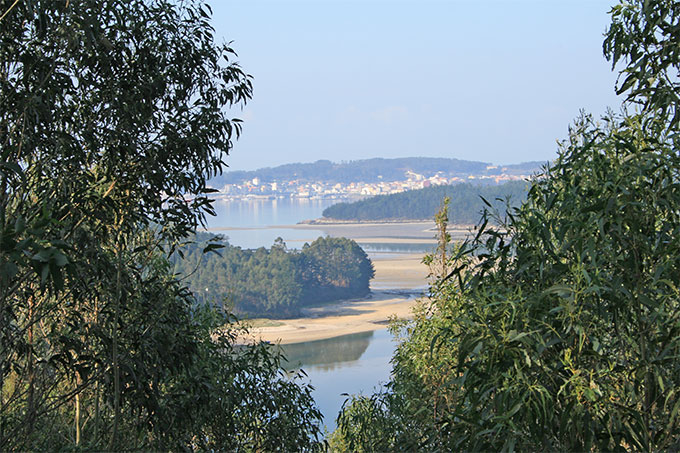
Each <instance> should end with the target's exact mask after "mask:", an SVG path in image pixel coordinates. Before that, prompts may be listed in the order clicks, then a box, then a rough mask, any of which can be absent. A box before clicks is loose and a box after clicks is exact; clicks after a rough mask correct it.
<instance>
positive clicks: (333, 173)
mask: <svg viewBox="0 0 680 453" xmlns="http://www.w3.org/2000/svg"><path fill="white" fill-rule="evenodd" d="M543 164H544V162H525V163H521V164H516V165H506V166H503V167H493V168H487V167H492V166H491V165H490V164H489V163H486V162H475V161H468V160H459V159H447V158H434V157H405V158H398V159H381V158H374V159H365V160H355V161H351V162H342V163H335V162H331V161H329V160H319V161H316V162H314V163H304V164H303V163H294V164H286V165H281V166H278V167H268V168H261V169H259V170H254V171H231V172H227V173H224V174H223V175H221V176H218V177H216V178H214V179H212V180H211V184H212V185H213V186H215V187H219V186H221V185H224V184H234V183H239V182H241V181H245V180H249V179H253V178H259V179H261V180H262V181H265V182H267V181H268V182H273V181H292V180H306V181H325V182H333V183H351V182H378V181H400V180H402V179H404V174H405V172H407V171H412V172H414V173H420V174H426V175H434V174H436V173H438V172H440V173H442V174H445V175H448V176H450V177H451V176H466V175H470V174H478V175H479V174H490V175H493V174H500V173H501V172H502V173H505V174H531V173H533V172H534V171H536V170H538V169H539V168H540V167H541V165H543Z"/></svg>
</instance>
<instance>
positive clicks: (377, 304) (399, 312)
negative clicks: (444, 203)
mask: <svg viewBox="0 0 680 453" xmlns="http://www.w3.org/2000/svg"><path fill="white" fill-rule="evenodd" d="M373 265H374V267H375V271H376V276H375V279H374V280H373V281H372V282H371V287H372V288H373V290H372V293H371V295H370V296H369V297H367V298H364V299H355V300H347V301H339V302H336V303H332V304H328V305H323V306H321V307H314V308H309V309H306V312H305V315H306V317H304V318H296V319H283V320H277V321H279V322H280V323H281V324H280V325H277V326H276V327H259V328H253V329H251V338H252V339H254V340H257V339H260V340H264V341H270V342H272V343H275V342H280V343H281V344H290V343H300V342H304V341H313V340H321V339H326V338H333V337H339V336H341V335H347V334H351V333H360V332H367V331H372V330H378V329H383V328H385V326H386V323H387V321H388V320H389V318H390V317H392V316H397V317H400V318H409V317H410V316H411V308H412V307H413V305H414V304H415V300H416V297H415V296H416V294H419V293H421V292H422V291H423V290H424V289H425V288H426V285H427V274H428V269H427V267H426V266H425V265H424V264H422V256H421V255H419V254H403V255H402V254H400V255H396V256H394V257H390V258H381V259H375V260H374V261H373Z"/></svg>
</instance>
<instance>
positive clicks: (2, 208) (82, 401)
mask: <svg viewBox="0 0 680 453" xmlns="http://www.w3.org/2000/svg"><path fill="white" fill-rule="evenodd" d="M235 58H236V54H235V53H234V51H233V49H232V48H231V47H229V45H226V44H217V43H215V40H214V30H213V28H212V26H211V24H210V9H209V7H208V6H207V5H205V4H203V3H201V2H198V1H186V2H172V1H169V0H167V1H166V0H84V1H77V2H74V1H69V0H61V1H45V0H25V1H19V2H17V1H11V0H2V1H0V106H2V107H1V108H0V143H1V145H0V146H1V147H0V382H1V387H0V449H3V450H6V449H29V448H37V449H46V448H50V449H52V448H58V446H64V447H68V446H71V447H72V446H78V447H83V448H95V449H103V448H108V449H122V448H140V447H146V448H150V447H156V448H158V447H162V448H171V447H176V448H180V446H181V448H190V447H191V446H192V445H194V444H195V442H198V441H195V440H192V439H194V437H195V436H196V435H197V433H199V432H201V430H203V429H204V427H203V425H201V423H208V420H209V419H208V418H207V417H206V416H205V415H204V416H202V417H199V416H198V412H197V411H199V408H197V407H196V406H185V407H183V410H182V411H179V412H173V410H174V409H177V407H174V406H173V405H176V404H178V403H177V401H178V398H179V399H180V400H181V397H182V395H186V394H189V395H199V394H200V389H201V388H209V387H210V388H212V387H211V386H214V385H217V383H220V385H221V386H222V387H223V388H226V387H225V386H227V387H228V385H231V384H234V383H236V382H238V380H237V379H236V378H235V377H234V376H235V375H238V374H239V373H241V372H243V370H238V369H237V368H238V366H245V365H246V363H245V362H244V361H241V362H238V361H234V360H233V357H232V356H229V355H226V356H224V355H223V356H220V358H219V360H224V361H226V363H229V364H231V365H233V366H234V367H235V368H234V369H233V370H232V371H231V376H230V375H229V374H225V375H224V376H214V375H213V374H210V373H217V372H225V373H226V370H225V369H224V368H221V369H220V368H214V366H213V364H212V363H213V362H214V361H215V360H218V359H217V358H216V357H217V355H219V354H222V353H223V352H225V351H226V349H225V348H223V347H220V348H219V349H210V348H213V346H211V344H212V343H213V341H212V339H211V337H212V338H217V337H219V335H218V336H217V337H215V334H214V332H211V333H206V332H205V329H204V328H202V327H201V326H202V325H203V324H201V322H199V320H198V319H194V318H195V317H194V315H192V304H193V297H192V296H191V294H190V293H188V292H187V290H186V289H185V288H182V287H181V285H177V284H176V282H174V280H173V279H172V278H168V276H167V273H168V272H169V270H168V268H167V266H166V265H165V264H163V262H164V259H163V255H164V253H165V250H167V247H169V248H170V249H172V248H173V247H174V246H175V245H176V244H177V243H178V242H180V241H182V240H183V238H185V237H186V236H187V235H188V234H189V233H191V232H193V231H194V230H195V229H196V227H197V226H199V225H202V224H204V221H205V216H206V215H207V214H211V213H213V209H212V206H211V202H210V200H209V198H208V194H209V193H210V189H209V188H208V186H207V181H208V179H209V178H210V177H212V176H215V175H217V174H219V173H221V172H222V170H223V169H224V167H225V162H224V157H225V155H226V154H227V153H228V152H229V151H230V150H231V148H232V145H233V140H234V139H235V138H237V137H238V136H239V134H240V131H241V128H240V121H239V120H238V119H236V118H231V116H230V113H229V110H230V107H239V106H241V107H242V106H243V105H244V104H245V103H246V101H247V100H248V99H250V97H251V95H252V84H251V77H250V76H249V75H247V74H246V73H245V72H244V71H243V70H242V69H241V68H240V67H239V65H238V63H237V62H236V61H235ZM213 327H214V326H213ZM226 338H227V339H231V340H233V337H229V336H227V337H226ZM205 348H209V350H210V351H213V352H211V353H210V354H208V353H207V352H205V351H204V349H205ZM264 350H267V349H266V348H265V349H264ZM220 351H221V352H220ZM267 351H268V350H267ZM267 354H271V353H270V352H261V354H260V355H259V356H256V357H254V358H253V360H255V362H253V363H251V365H252V366H253V370H252V374H250V375H249V376H251V377H253V378H256V377H258V376H260V377H263V376H265V375H270V374H271V372H272V370H271V369H270V368H269V366H270V365H271V366H274V370H276V366H275V365H276V363H275V361H274V362H272V360H274V359H272V358H271V357H270V356H269V355H267ZM230 357H232V358H230ZM238 364H240V365H238ZM225 366H226V365H225ZM186 373H189V374H190V375H191V376H192V377H193V378H194V379H197V376H196V375H197V374H198V375H199V376H204V379H203V380H199V381H198V382H197V383H198V384H200V385H199V388H177V387H176V386H177V385H179V384H178V383H181V382H182V379H185V377H184V378H183V377H182V376H184V375H185V374H186ZM274 374H276V373H274ZM277 376H278V375H277ZM278 377H279V378H282V376H278ZM263 379H264V377H263ZM267 379H269V380H270V381H272V382H273V381H276V379H274V377H272V376H270V377H269V378H267ZM265 382H266V380H265ZM281 385H284V384H283V383H281ZM201 386H202V387H201ZM172 388H175V393H172V392H170V393H168V392H169V389H172ZM287 391H288V392H289V393H288V394H287V396H286V398H288V399H289V400H290V401H300V402H301V403H300V404H301V405H302V408H303V409H304V408H309V407H310V404H311V400H310V399H309V398H307V399H305V398H306V397H305V396H304V395H305V392H306V391H307V390H305V388H302V387H297V386H295V385H293V386H292V388H290V389H288V390H287ZM240 395H241V396H243V397H244V398H246V400H245V401H244V402H241V403H242V404H245V402H247V401H250V403H249V404H256V402H255V400H253V399H250V400H248V399H247V398H249V396H248V395H243V394H240ZM270 396H271V395H270ZM298 396H299V397H300V398H301V399H299V400H298V399H297V397H298ZM237 397H238V395H237V393H235V394H234V398H237ZM173 401H174V402H173ZM187 401H193V402H194V403H196V402H197V401H202V402H204V403H205V402H207V401H209V399H208V398H207V397H205V395H204V396H203V397H201V398H199V397H198V396H196V397H195V398H193V399H192V397H188V398H187ZM235 401H236V403H235V404H236V406H235V407H238V404H241V403H239V402H238V401H237V400H235ZM205 407H212V408H215V406H207V405H206V406H205ZM164 408H165V412H164ZM272 410H273V409H272ZM239 411H240V412H238V411H237V413H242V412H243V411H244V409H243V408H241V409H239ZM300 413H301V412H300ZM163 414H166V415H167V414H174V419H173V420H172V421H169V420H168V419H166V418H163ZM310 414H311V415H310ZM269 415H270V416H271V415H272V414H271V413H270V414H269ZM308 415H309V417H310V418H308V419H307V418H305V420H308V421H309V426H308V429H307V430H305V429H302V428H299V429H297V428H296V429H297V431H296V433H297V434H300V435H299V436H296V435H294V433H292V432H290V431H289V432H288V433H287V436H288V438H289V439H291V441H298V440H300V439H306V438H307V435H308V434H312V435H313V434H314V433H315V429H316V430H317V431H316V432H318V428H314V426H315V425H314V420H315V418H314V416H315V413H314V411H313V410H312V412H309V413H307V415H305V416H304V417H307V416H308ZM178 417H179V418H178ZM317 418H318V417H317ZM290 420H291V423H292V422H293V421H294V422H295V423H297V422H298V421H299V419H298V418H296V416H294V415H291V417H290ZM260 423H262V420H260ZM123 432H125V436H122V435H121V434H122V433H123ZM180 434H185V435H184V437H183V436H182V435H180ZM234 434H235V433H234ZM270 434H271V433H270ZM242 435H243V436H246V437H247V436H248V435H251V436H252V435H255V440H252V448H261V446H260V447H258V445H261V442H260V441H258V440H257V439H263V438H266V436H265V435H264V434H263V433H262V432H255V434H253V433H252V432H250V433H242ZM202 439H207V438H206V437H205V436H204V437H203V438H202ZM168 442H170V443H168ZM192 442H193V443H194V444H192ZM300 442H302V444H301V445H303V444H304V442H305V441H301V440H300ZM310 442H311V441H310ZM310 445H311V444H310ZM194 446H195V445H194ZM213 448H219V446H213ZM224 448H227V447H224Z"/></svg>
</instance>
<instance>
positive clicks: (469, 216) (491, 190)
mask: <svg viewBox="0 0 680 453" xmlns="http://www.w3.org/2000/svg"><path fill="white" fill-rule="evenodd" d="M527 187H528V183H527V182H525V181H512V182H507V183H505V184H501V185H493V186H479V185H472V184H467V183H466V184H456V185H453V186H433V187H427V188H424V189H419V190H409V191H406V192H401V193H396V194H391V195H377V196H375V197H371V198H367V199H365V200H361V201H356V202H354V203H338V204H334V205H332V206H329V207H328V208H326V209H325V210H324V211H323V217H324V218H327V219H336V220H402V219H404V220H406V219H408V220H416V219H418V220H420V219H431V218H432V216H434V214H435V212H437V210H438V209H439V206H441V203H442V200H443V199H444V197H449V198H450V199H451V201H450V205H449V219H450V222H451V223H454V224H472V223H476V222H477V221H478V220H479V218H480V212H481V211H482V208H483V207H484V202H483V201H482V199H481V198H480V197H484V198H485V199H486V200H488V201H489V202H490V203H492V205H493V206H494V207H495V208H498V209H503V207H504V201H501V200H505V199H506V198H507V197H510V201H511V204H512V205H513V206H517V205H519V203H521V202H522V201H523V200H524V199H525V198H526V193H527ZM498 199H501V200H498Z"/></svg>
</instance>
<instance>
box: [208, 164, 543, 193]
mask: <svg viewBox="0 0 680 453" xmlns="http://www.w3.org/2000/svg"><path fill="white" fill-rule="evenodd" d="M484 170H485V172H484V173H481V174H480V173H476V174H475V173H471V174H467V175H457V176H449V175H446V174H445V173H444V172H436V173H434V174H429V175H427V174H422V173H416V172H414V171H410V170H407V171H405V172H404V176H403V179H402V180H396V181H394V180H392V181H381V179H382V178H381V177H380V176H377V179H378V181H371V182H357V181H354V182H330V183H328V182H324V181H310V180H309V179H291V180H280V181H264V180H262V179H261V178H259V177H254V178H251V179H245V180H243V181H240V182H235V183H227V184H224V185H222V186H219V187H218V186H213V188H214V189H216V190H218V193H215V194H214V196H215V197H216V198H220V199H227V200H252V199H274V198H302V199H331V200H334V199H337V200H345V199H351V200H355V199H361V198H366V197H371V196H375V195H384V194H394V193H399V192H405V191H407V190H416V189H423V188H426V187H431V186H441V185H453V184H460V183H465V182H467V183H472V184H482V185H492V184H502V183H504V182H508V181H518V180H525V179H528V178H529V177H531V175H532V174H534V173H535V171H527V172H526V174H517V172H516V171H513V172H508V171H507V170H508V169H507V168H505V167H499V166H495V165H489V166H487V167H486V168H485V169H484ZM534 170H535V169H534Z"/></svg>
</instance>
